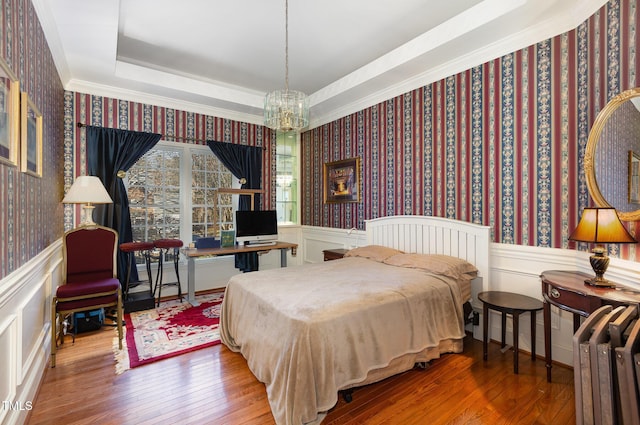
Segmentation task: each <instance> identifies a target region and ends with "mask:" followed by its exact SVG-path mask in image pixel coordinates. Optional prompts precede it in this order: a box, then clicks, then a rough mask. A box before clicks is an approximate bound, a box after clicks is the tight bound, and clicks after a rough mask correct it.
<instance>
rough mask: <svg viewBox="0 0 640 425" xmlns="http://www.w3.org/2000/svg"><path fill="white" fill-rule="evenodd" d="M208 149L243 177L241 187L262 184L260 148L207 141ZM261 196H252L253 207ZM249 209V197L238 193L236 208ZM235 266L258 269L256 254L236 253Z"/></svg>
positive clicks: (256, 186) (256, 207)
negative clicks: (243, 181) (243, 180)
mask: <svg viewBox="0 0 640 425" xmlns="http://www.w3.org/2000/svg"><path fill="white" fill-rule="evenodd" d="M207 145H208V146H209V149H211V151H212V152H213V153H214V154H215V156H217V157H218V159H219V160H220V162H222V164H223V165H224V166H225V167H227V168H228V169H229V171H231V174H233V175H234V176H235V177H236V178H238V179H245V183H243V184H242V186H241V187H240V188H241V189H260V188H261V185H262V150H263V148H260V147H255V146H245V145H238V144H235V143H224V142H215V141H212V140H210V141H207ZM260 202H261V198H260V195H259V194H256V195H255V197H254V205H255V209H256V210H259V209H260ZM250 209H251V197H250V196H249V195H240V198H239V201H238V210H240V211H247V210H250ZM235 265H236V268H238V269H240V270H241V271H243V272H249V271H255V270H258V254H257V253H255V252H251V253H246V254H236V256H235Z"/></svg>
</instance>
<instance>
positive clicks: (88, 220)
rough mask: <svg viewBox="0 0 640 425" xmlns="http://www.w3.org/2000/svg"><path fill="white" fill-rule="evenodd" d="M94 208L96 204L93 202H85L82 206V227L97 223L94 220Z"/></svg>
mask: <svg viewBox="0 0 640 425" xmlns="http://www.w3.org/2000/svg"><path fill="white" fill-rule="evenodd" d="M94 209H95V206H93V205H91V204H84V205H83V206H82V221H81V222H80V227H85V226H95V225H96V223H95V221H93V210H94Z"/></svg>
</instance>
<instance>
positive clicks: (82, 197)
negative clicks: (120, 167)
mask: <svg viewBox="0 0 640 425" xmlns="http://www.w3.org/2000/svg"><path fill="white" fill-rule="evenodd" d="M62 203H63V204H84V205H83V206H82V210H83V217H82V222H81V223H80V225H81V226H91V225H95V224H96V223H95V222H94V221H93V218H92V216H93V209H94V208H95V207H94V206H93V204H111V203H113V200H112V199H111V197H110V196H109V193H108V192H107V190H106V189H105V188H104V185H103V184H102V182H101V181H100V179H99V178H98V177H96V176H79V177H78V178H76V181H75V182H74V183H73V185H71V188H69V191H68V192H67V194H66V195H65V197H64V199H63V200H62Z"/></svg>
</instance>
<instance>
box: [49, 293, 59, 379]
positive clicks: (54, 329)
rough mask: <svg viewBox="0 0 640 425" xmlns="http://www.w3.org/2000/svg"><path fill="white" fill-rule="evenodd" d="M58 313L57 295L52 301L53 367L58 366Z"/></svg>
mask: <svg viewBox="0 0 640 425" xmlns="http://www.w3.org/2000/svg"><path fill="white" fill-rule="evenodd" d="M57 317H58V315H57V314H56V297H53V300H52V301H51V367H56V348H57V345H58V336H57V331H58V319H57Z"/></svg>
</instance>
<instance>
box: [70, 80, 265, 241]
mask: <svg viewBox="0 0 640 425" xmlns="http://www.w3.org/2000/svg"><path fill="white" fill-rule="evenodd" d="M64 115H65V138H64V150H65V159H69V160H68V161H65V169H64V185H65V190H67V189H68V188H69V187H70V186H71V184H72V183H73V181H74V179H75V176H78V175H81V174H86V170H87V163H86V158H87V152H86V136H85V130H84V129H82V128H78V127H77V125H76V124H77V123H83V124H87V125H94V126H99V127H108V128H119V129H121V130H134V131H146V132H153V133H159V134H162V135H163V138H162V140H165V141H176V142H180V143H192V144H199V145H206V143H205V140H215V141H219V142H228V143H238V144H243V145H249V146H263V147H265V148H266V149H265V151H264V154H263V161H264V162H263V169H262V181H263V185H262V186H263V189H264V190H265V191H266V193H271V194H272V196H270V197H266V198H265V199H264V200H263V207H262V208H263V209H268V208H275V189H274V190H272V188H275V178H276V176H275V167H276V163H275V138H274V133H273V132H272V131H271V130H270V129H268V128H266V127H263V126H261V125H255V124H248V123H244V122H238V121H233V120H229V119H223V118H217V117H212V116H207V115H202V114H196V113H193V112H186V111H180V110H176V109H171V108H164V107H161V106H153V105H146V104H141V103H137V102H130V101H125V100H118V99H112V98H106V97H102V96H93V95H89V94H82V93H74V92H69V91H68V92H65V107H64ZM76 208H79V207H76ZM79 216H80V215H79V210H78V211H76V215H75V217H76V218H79ZM73 220H74V216H73V210H72V207H71V206H68V207H66V208H65V211H64V224H65V229H70V228H72V227H73V225H74V223H73Z"/></svg>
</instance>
